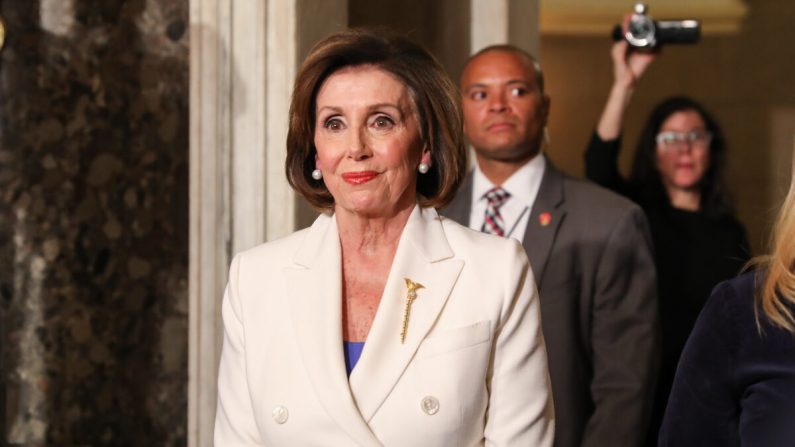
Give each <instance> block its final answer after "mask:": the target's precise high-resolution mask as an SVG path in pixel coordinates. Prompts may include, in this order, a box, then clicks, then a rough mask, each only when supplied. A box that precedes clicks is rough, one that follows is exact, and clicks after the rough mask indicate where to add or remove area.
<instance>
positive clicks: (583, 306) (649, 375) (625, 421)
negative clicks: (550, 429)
mask: <svg viewBox="0 0 795 447" xmlns="http://www.w3.org/2000/svg"><path fill="white" fill-rule="evenodd" d="M471 196H472V173H471V172H470V173H469V175H468V176H467V178H466V180H465V181H464V184H463V186H462V188H461V190H460V191H459V193H458V195H457V196H456V198H455V199H454V200H453V202H452V203H451V204H450V205H449V206H448V207H447V208H445V209H443V210H441V211H440V213H441V214H443V215H445V216H447V217H449V218H451V219H453V220H456V221H458V222H460V223H462V224H464V225H467V224H468V223H469V215H470V211H471ZM523 245H524V248H525V250H526V251H527V255H528V258H529V259H530V264H531V266H532V269H533V273H534V274H535V277H536V280H537V283H538V288H539V293H540V297H541V321H542V327H543V332H544V337H545V339H546V342H547V350H548V355H549V372H550V376H551V379H552V394H553V400H554V404H555V415H556V420H555V435H556V436H555V446H556V447H574V446H594V447H606V446H610V447H612V446H618V447H625V446H626V447H632V446H640V445H642V443H643V440H644V439H645V435H646V428H647V424H648V418H649V414H650V408H651V399H652V395H653V392H652V390H653V388H654V383H655V380H656V367H657V364H658V356H659V346H658V345H659V335H658V326H657V324H658V322H657V287H656V274H655V268H654V261H653V258H652V243H651V237H650V234H649V228H648V223H647V221H646V217H645V215H644V214H643V211H642V210H641V209H640V208H639V207H638V206H637V205H635V204H634V203H632V202H630V201H629V200H627V199H625V198H623V197H621V196H619V195H617V194H614V193H612V192H610V191H607V190H606V189H603V188H601V187H599V186H596V185H594V184H593V183H590V182H588V181H585V180H581V179H575V178H572V177H569V176H566V175H565V174H563V173H562V172H561V171H559V170H558V169H556V168H555V167H554V166H552V164H551V163H549V161H547V165H546V170H545V172H544V177H543V179H542V181H541V187H540V189H539V192H538V197H537V198H536V201H535V203H534V205H533V209H532V211H531V213H530V220H529V221H528V225H527V231H526V232H525V235H524V240H523Z"/></svg>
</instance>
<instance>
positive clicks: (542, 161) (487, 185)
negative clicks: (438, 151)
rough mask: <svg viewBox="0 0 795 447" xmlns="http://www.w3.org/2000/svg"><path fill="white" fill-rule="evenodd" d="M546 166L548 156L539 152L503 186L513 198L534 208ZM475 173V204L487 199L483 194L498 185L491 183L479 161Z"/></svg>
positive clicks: (473, 193) (473, 201)
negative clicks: (481, 168)
mask: <svg viewBox="0 0 795 447" xmlns="http://www.w3.org/2000/svg"><path fill="white" fill-rule="evenodd" d="M545 168H546V158H545V157H544V155H543V154H538V155H537V156H535V157H533V158H531V159H530V160H529V161H528V162H526V163H525V164H524V165H522V167H521V168H519V170H517V171H516V172H514V173H513V174H512V175H511V176H510V177H508V179H507V180H505V182H504V183H503V184H502V185H501V186H502V188H503V189H504V190H506V191H508V192H509V193H510V194H511V199H512V200H513V199H516V200H517V201H518V202H519V203H521V204H522V205H525V206H528V207H530V208H531V209H532V207H533V202H535V199H536V196H537V195H538V190H539V188H540V187H541V178H542V177H543V176H544V170H545ZM473 174H474V177H473V182H472V204H473V205H474V204H475V203H477V202H479V201H481V200H485V199H484V198H483V195H484V194H486V192H487V191H488V190H490V189H491V188H493V187H495V186H497V185H495V184H493V183H491V180H489V179H488V178H487V177H486V175H485V174H484V173H483V171H481V170H480V166H479V165H478V164H477V163H475V169H474V173H473Z"/></svg>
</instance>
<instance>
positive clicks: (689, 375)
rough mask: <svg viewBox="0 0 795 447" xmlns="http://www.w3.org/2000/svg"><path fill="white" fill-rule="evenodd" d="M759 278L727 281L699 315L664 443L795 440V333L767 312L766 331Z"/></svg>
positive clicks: (664, 431) (670, 407)
mask: <svg viewBox="0 0 795 447" xmlns="http://www.w3.org/2000/svg"><path fill="white" fill-rule="evenodd" d="M761 278H762V277H761V276H760V279H761ZM754 279H755V274H754V273H753V272H752V273H747V274H745V275H742V276H740V277H738V278H735V279H733V280H730V281H726V282H723V283H721V284H719V285H718V286H717V287H715V290H714V291H713V292H712V296H711V297H710V298H709V301H707V305H706V306H705V307H704V310H703V311H702V312H701V315H700V316H699V317H698V321H697V322H696V326H695V328H694V330H693V333H692V335H691V336H690V338H689V339H688V341H687V345H686V346H685V350H684V352H683V353H682V360H681V361H680V362H679V367H678V368H677V370H676V377H675V378H674V384H673V389H672V390H671V396H670V398H669V399H668V407H667V408H666V410H665V417H664V419H663V424H662V429H661V430H660V438H659V441H660V442H659V445H660V446H661V447H667V446H713V445H720V446H739V445H743V446H746V445H747V446H764V447H772V446H782V447H784V446H792V445H795V444H793V442H795V334H791V333H789V332H787V331H785V330H783V329H780V328H778V327H776V326H773V325H772V324H771V323H770V321H769V320H767V319H766V317H765V315H764V314H763V313H760V315H759V322H760V325H761V327H762V334H761V335H760V333H759V330H758V328H757V325H756V316H755V313H754V298H753V297H754V291H755V290H756V289H755V284H754ZM788 306H790V307H789V308H790V309H795V306H791V305H788Z"/></svg>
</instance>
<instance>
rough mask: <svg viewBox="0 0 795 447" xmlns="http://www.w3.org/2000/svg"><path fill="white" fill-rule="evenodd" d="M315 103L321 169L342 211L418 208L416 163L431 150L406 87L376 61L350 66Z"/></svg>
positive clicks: (385, 213)
mask: <svg viewBox="0 0 795 447" xmlns="http://www.w3.org/2000/svg"><path fill="white" fill-rule="evenodd" d="M315 102H316V110H315V116H316V117H317V118H316V122H315V147H316V148H317V156H316V159H315V163H316V168H317V169H320V170H321V172H323V181H324V182H325V184H326V187H327V188H328V190H329V192H330V193H331V195H332V196H333V197H334V202H335V207H336V209H337V211H340V209H342V210H346V211H350V212H353V213H355V214H358V215H362V216H369V217H389V216H392V215H394V214H396V213H397V212H398V211H400V210H405V209H406V208H409V207H413V206H414V203H415V202H416V198H417V197H416V196H417V193H416V183H417V166H418V165H419V164H420V162H421V161H424V162H425V163H430V153H429V152H428V151H427V150H424V148H423V144H422V140H421V138H420V133H419V125H418V122H417V117H416V113H415V111H414V106H413V102H412V100H411V96H410V94H409V91H408V89H407V88H406V86H405V85H403V83H402V82H400V81H399V80H398V79H396V78H395V77H394V76H393V75H391V74H390V73H388V72H386V71H384V70H382V69H380V68H378V67H376V66H373V65H362V66H354V67H346V68H342V69H340V70H339V71H337V72H335V73H333V74H332V75H331V76H329V77H328V78H327V79H326V80H325V81H324V82H323V84H322V85H321V86H320V90H319V91H318V94H317V98H316V101H315Z"/></svg>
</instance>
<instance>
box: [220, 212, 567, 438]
mask: <svg viewBox="0 0 795 447" xmlns="http://www.w3.org/2000/svg"><path fill="white" fill-rule="evenodd" d="M341 272H342V264H341V255H340V243H339V235H338V230H337V223H336V219H335V218H334V217H333V216H327V215H321V216H320V217H318V219H317V220H316V221H315V223H314V224H313V225H312V226H311V227H310V228H308V229H304V230H301V231H299V232H296V233H294V234H292V235H290V236H287V237H285V238H283V239H280V240H277V241H273V242H270V243H267V244H263V245H261V246H259V247H256V248H254V249H251V250H248V251H246V252H243V253H240V254H239V255H237V256H236V257H235V258H234V260H233V261H232V266H231V269H230V273H229V284H228V286H227V288H226V293H225V294H224V301H223V310H222V313H223V320H224V343H223V349H222V353H221V365H220V370H219V378H218V407H217V413H216V420H215V445H216V446H217V447H227V446H230V447H231V446H291V447H292V446H379V445H385V446H478V445H489V446H491V445H494V446H542V447H547V446H551V445H552V438H553V425H554V423H553V417H554V416H553V414H554V413H553V408H552V396H551V391H550V386H549V377H548V372H547V363H546V362H547V359H546V351H545V348H544V340H543V336H542V335H541V324H540V313H539V302H538V293H537V291H536V286H535V281H534V279H533V273H532V270H531V269H530V268H529V265H528V261H527V257H526V255H525V251H524V249H523V248H522V246H521V245H520V244H519V243H518V242H516V241H515V240H513V239H504V238H498V237H494V236H489V235H484V234H480V233H478V232H476V231H472V230H470V229H468V228H466V227H463V226H461V225H459V224H457V223H455V222H453V221H451V220H448V219H445V218H441V217H439V216H438V215H437V214H436V211H435V210H433V209H427V208H426V209H421V208H420V207H419V206H417V207H415V209H414V211H413V212H412V214H411V216H410V217H409V219H408V222H407V224H406V227H405V229H404V230H403V234H402V236H401V239H400V242H399V244H398V248H397V252H396V253H395V258H394V260H393V262H392V268H391V270H390V273H389V277H388V278H387V281H386V286H385V289H384V294H383V297H382V298H381V302H380V305H379V307H378V311H377V313H376V316H375V319H374V321H373V324H372V327H371V329H370V333H369V334H368V337H367V341H366V343H365V346H364V351H363V352H362V355H361V358H360V359H359V362H358V364H357V365H356V367H355V368H354V369H353V372H352V373H351V376H350V378H348V376H347V374H346V371H345V361H344V358H343V349H342V346H343V340H342V298H341V295H342V279H341V276H342V273H341ZM404 278H410V279H411V280H413V281H414V282H418V283H421V284H422V285H423V286H424V287H423V288H422V289H419V290H418V291H417V298H416V300H414V302H413V304H412V307H411V314H410V319H409V324H408V330H407V334H406V339H405V342H404V343H401V342H400V332H401V327H402V324H403V316H404V310H405V304H406V292H407V290H406V284H405V281H404Z"/></svg>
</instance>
